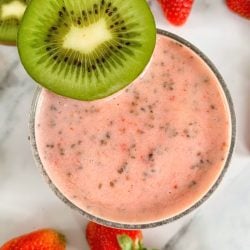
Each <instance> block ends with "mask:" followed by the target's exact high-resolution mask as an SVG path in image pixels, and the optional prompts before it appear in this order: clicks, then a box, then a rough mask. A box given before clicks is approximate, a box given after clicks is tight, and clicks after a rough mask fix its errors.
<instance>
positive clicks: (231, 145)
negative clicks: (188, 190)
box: [29, 29, 236, 229]
mask: <svg viewBox="0 0 250 250" xmlns="http://www.w3.org/2000/svg"><path fill="white" fill-rule="evenodd" d="M158 34H159V35H163V36H166V37H168V38H171V39H173V40H174V41H176V42H177V43H178V44H180V45H183V46H186V47H188V48H189V49H191V50H192V51H193V52H194V53H195V54H196V55H197V56H198V57H199V58H200V59H202V60H203V62H204V63H205V64H206V65H207V66H208V68H210V70H211V71H212V73H213V74H214V76H215V77H216V79H217V80H218V82H219V85H220V88H221V91H222V92H223V94H224V97H225V98H224V99H225V102H226V104H225V105H226V106H227V110H228V113H229V114H228V115H229V117H230V119H229V125H228V127H229V130H230V132H229V136H230V139H229V147H228V153H227V157H226V159H225V161H224V163H223V164H224V165H223V169H222V170H221V172H220V174H219V177H218V178H217V179H216V180H214V182H213V185H212V186H211V187H210V189H209V191H208V192H206V193H205V195H203V196H202V197H201V198H200V199H199V200H198V201H196V202H194V204H193V205H192V206H189V207H187V208H186V209H185V210H182V211H181V212H179V213H177V214H175V215H173V216H167V217H163V218H162V219H160V220H157V221H152V222H146V223H141V222H139V223H136V222H135V223H123V222H117V221H112V220H109V219H105V218H103V217H100V216H96V215H95V214H92V213H89V212H86V211H84V210H83V209H80V208H79V207H78V206H77V205H75V204H74V203H73V202H72V201H70V200H69V199H68V198H67V197H66V196H65V195H64V194H63V193H62V192H61V191H60V190H59V189H58V188H57V186H56V185H55V184H54V183H53V181H52V180H51V178H50V177H49V175H48V173H47V171H46V169H45V168H44V166H43V164H42V161H41V158H40V155H39V152H38V149H37V142H36V136H35V115H36V111H37V103H38V100H39V97H40V94H41V89H40V88H38V89H37V91H36V92H35V96H34V100H33V104H32V110H31V115H30V124H29V125H30V131H31V144H32V149H33V154H34V158H35V161H36V163H37V165H38V167H39V169H40V170H41V173H42V175H43V176H44V177H45V179H46V181H47V182H48V184H49V186H50V187H51V189H52V190H53V191H54V192H55V194H56V195H57V196H58V197H59V198H60V199H61V200H62V201H63V202H65V203H66V204H67V205H69V206H70V207H71V208H73V209H75V210H77V211H78V212H80V213H81V214H82V215H83V216H84V217H85V218H87V219H89V220H92V221H95V222H97V223H100V224H105V225H107V226H111V227H117V228H127V229H135V228H151V227H156V226H160V225H163V224H166V223H170V222H173V221H175V220H177V219H179V218H181V217H183V216H184V215H187V214H189V213H190V212H192V211H193V210H195V209H196V208H197V207H199V206H200V205H201V204H202V203H203V202H204V201H206V200H207V198H208V197H210V195H211V194H212V193H213V192H214V191H215V189H216V188H217V187H218V185H219V184H220V182H221V180H222V178H223V176H224V174H225V172H226V170H227V169H228V166H229V163H230V160H231V157H232V153H233V149H234V145H235V133H236V119H235V113H234V108H233V103H232V99H231V96H230V94H229V91H228V89H227V87H226V85H225V83H224V80H223V78H222V76H221V75H220V73H219V72H218V71H217V69H216V67H215V66H214V65H213V64H212V63H211V62H210V60H209V59H208V58H207V57H206V56H205V55H204V54H203V53H202V52H200V51H199V50H198V49H197V48H196V47H195V46H194V45H192V44H190V43H189V42H188V41H186V40H184V39H182V38H180V37H178V36H177V35H174V34H171V33H169V32H166V31H163V30H159V29H158ZM170 88H171V86H170ZM118 98H119V95H118ZM211 109H215V107H213V105H211ZM184 133H186V132H185V131H184ZM187 136H188V137H189V136H190V135H189V134H187ZM191 136H192V135H191ZM202 161H203V160H202ZM202 163H203V162H202ZM194 167H195V166H194ZM121 171H123V170H121ZM193 184H194V185H195V183H193Z"/></svg>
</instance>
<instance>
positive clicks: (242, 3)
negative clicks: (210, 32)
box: [226, 0, 250, 19]
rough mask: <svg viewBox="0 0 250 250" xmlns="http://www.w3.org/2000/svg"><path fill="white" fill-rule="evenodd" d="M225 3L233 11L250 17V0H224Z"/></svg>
mask: <svg viewBox="0 0 250 250" xmlns="http://www.w3.org/2000/svg"><path fill="white" fill-rule="evenodd" d="M226 4H227V6H228V8H229V9H231V10H232V11H233V12H235V13H237V14H238V15H241V16H243V17H245V18H248V19H250V0H226Z"/></svg>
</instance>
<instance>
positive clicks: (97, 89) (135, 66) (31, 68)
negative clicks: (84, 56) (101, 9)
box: [17, 0, 156, 101]
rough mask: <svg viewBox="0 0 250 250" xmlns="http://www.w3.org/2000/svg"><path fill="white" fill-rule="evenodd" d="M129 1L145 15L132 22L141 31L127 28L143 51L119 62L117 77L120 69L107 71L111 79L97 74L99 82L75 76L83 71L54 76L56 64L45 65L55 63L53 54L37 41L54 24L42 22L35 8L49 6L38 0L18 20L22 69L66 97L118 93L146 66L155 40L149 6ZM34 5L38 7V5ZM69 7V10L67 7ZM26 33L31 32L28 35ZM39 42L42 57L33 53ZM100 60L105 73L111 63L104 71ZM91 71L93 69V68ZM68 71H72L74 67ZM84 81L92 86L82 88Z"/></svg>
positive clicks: (140, 0)
mask: <svg viewBox="0 0 250 250" xmlns="http://www.w3.org/2000/svg"><path fill="white" fill-rule="evenodd" d="M53 1H55V0H53ZM53 1H51V3H50V4H53ZM81 1H86V2H87V0H81ZM95 1H97V0H95ZM105 1H106V0H105ZM119 1H120V0H119ZM68 2H69V1H68ZM90 2H91V3H94V0H91V1H90ZM120 2H121V1H120ZM129 2H130V3H131V8H132V7H135V8H136V10H137V12H136V14H137V15H139V14H140V12H141V13H144V14H145V15H139V17H138V18H136V23H139V26H138V30H139V31H140V32H141V33H139V32H136V31H137V28H136V30H134V29H132V30H131V34H132V35H134V33H136V36H138V34H139V35H140V36H139V38H138V40H135V42H137V41H139V42H141V43H140V46H139V47H142V49H141V52H143V53H136V54H135V57H134V58H133V59H132V60H131V61H130V62H129V63H126V61H123V64H122V69H121V73H122V75H119V76H118V74H119V73H120V72H115V73H114V74H113V73H112V72H111V73H110V74H109V75H108V77H110V78H111V80H110V79H109V78H108V77H106V75H105V77H101V82H100V81H99V79H97V78H96V79H94V81H93V82H90V83H89V81H88V79H89V78H85V79H83V78H82V77H79V75H83V74H84V73H81V74H75V72H73V73H74V75H73V76H72V75H71V73H68V72H69V70H67V72H66V73H67V75H66V74H65V77H63V75H62V74H61V75H57V74H55V73H54V72H55V69H56V67H54V69H53V70H52V67H48V66H50V65H49V64H50V62H52V65H54V66H55V64H56V63H55V61H56V58H53V57H52V56H53V55H49V53H48V52H47V51H46V50H45V49H46V47H50V46H49V45H47V44H45V43H44V42H47V39H46V38H45V40H42V39H41V40H39V41H38V39H40V37H46V36H47V33H46V34H45V32H44V31H43V30H45V29H46V30H49V29H53V27H54V26H53V25H54V24H53V22H52V21H50V20H49V22H48V24H47V22H44V18H43V16H42V15H43V14H44V13H43V12H42V11H41V12H39V8H40V7H41V6H43V8H42V9H43V11H47V10H49V9H50V8H49V7H50V5H48V6H46V5H45V4H44V2H43V1H42V0H33V1H31V3H30V4H29V6H28V8H27V9H26V12H25V13H24V17H23V19H22V22H21V25H20V28H19V31H18V37H17V41H18V42H17V45H18V52H19V55H20V59H21V62H22V64H23V66H24V68H25V70H26V71H27V73H28V74H29V75H30V76H31V77H32V78H33V79H34V80H35V81H36V82H37V83H38V84H39V85H41V86H43V87H45V88H47V89H49V90H50V91H53V92H54V93H56V94H58V95H62V96H66V97H69V98H73V99H78V100H85V101H92V100H96V99H102V98H105V97H107V96H110V95H112V94H114V93H116V92H118V91H119V90H121V89H123V88H124V87H126V86H127V85H129V84H130V83H132V82H133V80H135V79H136V78H137V77H138V76H139V75H140V74H141V73H142V71H143V70H144V68H145V66H146V65H147V63H148V62H149V60H150V58H151V55H152V53H153V50H154V47H155V42H156V27H155V21H154V17H153V14H152V13H151V11H150V8H149V6H148V5H147V3H146V1H145V0H136V1H133V0H129ZM100 3H101V0H100ZM106 4H107V2H106ZM38 6H40V7H39V8H38ZM63 7H64V5H62V6H61V7H59V8H58V9H56V12H58V14H59V16H61V12H62V11H60V10H61V8H63ZM67 8H68V7H67ZM69 10H71V9H70V8H69ZM87 10H88V9H87ZM64 11H65V10H64ZM106 11H107V10H106ZM71 12H73V11H71ZM92 13H93V12H92ZM106 13H107V12H106ZM35 14H36V16H35ZM58 14H56V15H58ZM53 15H54V14H53ZM72 15H73V14H72ZM57 18H58V17H57ZM132 21H134V20H132ZM145 21H146V22H147V25H144V24H145ZM132 24H134V23H132ZM34 27H38V29H37V32H33V33H31V32H32V31H33V30H34ZM39 27H40V28H39ZM67 27H68V26H67ZM55 30H56V29H55ZM134 31H135V32H134ZM39 32H40V33H39ZM43 32H44V33H43ZM29 34H31V35H30V36H29ZM38 35H40V36H38ZM148 37H150V39H148ZM40 41H41V46H42V47H43V48H44V49H42V50H43V51H42V53H43V54H41V55H42V57H41V55H39V54H38V53H37V51H38V50H39V51H40V50H41V49H40V48H39V46H40V45H38V42H40ZM119 49H120V48H119ZM132 52H133V51H132ZM142 54H143V56H141V55H142ZM38 56H39V57H38ZM47 57H48V58H49V60H47V62H46V64H47V65H45V64H43V65H42V63H43V61H44V58H47ZM53 59H55V61H53ZM59 59H60V60H62V59H63V57H62V58H61V57H60V55H59ZM67 59H68V58H67ZM61 62H63V61H61ZM65 62H66V61H65ZM67 62H68V60H67ZM70 63H71V65H73V63H72V61H71V62H70ZM103 63H105V64H104V66H103V67H105V73H106V72H108V71H111V70H110V68H111V67H110V65H111V63H108V65H107V68H108V69H107V70H106V62H103ZM41 65H42V66H41ZM111 66H112V65H111ZM117 66H119V65H117ZM73 67H75V66H70V70H71V68H73ZM114 68H115V67H114ZM93 70H95V69H94V68H93ZM45 71H47V72H48V73H46V74H44V72H45ZM72 71H75V69H74V70H72ZM85 72H86V68H85ZM87 74H88V73H87ZM87 74H86V75H87ZM91 74H92V75H94V73H91ZM87 77H88V76H87ZM75 78H78V79H76V81H75ZM92 78H94V77H92ZM79 79H80V80H79ZM86 82H87V84H89V85H92V86H94V87H93V88H92V87H91V86H90V87H89V88H88V86H89V85H88V86H87V87H86V88H85V86H83V85H84V84H85V83H86ZM82 86H83V87H82Z"/></svg>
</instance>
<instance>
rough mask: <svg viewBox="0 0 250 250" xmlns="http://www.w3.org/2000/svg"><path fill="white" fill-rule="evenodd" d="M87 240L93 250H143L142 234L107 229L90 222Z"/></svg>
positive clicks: (139, 232) (135, 231) (136, 231)
mask: <svg viewBox="0 0 250 250" xmlns="http://www.w3.org/2000/svg"><path fill="white" fill-rule="evenodd" d="M86 238H87V241H88V243H89V246H90V249H91V250H123V249H126V250H130V249H131V250H142V249H145V248H143V246H142V244H141V240H142V232H141V231H140V230H124V229H114V228H109V227H105V226H102V225H99V224H96V223H94V222H89V223H88V225H87V228H86Z"/></svg>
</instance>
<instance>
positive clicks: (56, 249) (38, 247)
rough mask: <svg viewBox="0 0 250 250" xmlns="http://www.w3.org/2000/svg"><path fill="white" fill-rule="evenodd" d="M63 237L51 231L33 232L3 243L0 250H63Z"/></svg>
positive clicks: (64, 243)
mask: <svg viewBox="0 0 250 250" xmlns="http://www.w3.org/2000/svg"><path fill="white" fill-rule="evenodd" d="M65 246H66V241H65V238H64V236H63V235H61V234H59V233H58V232H56V231H55V230H53V229H42V230H39V231H35V232H32V233H29V234H26V235H23V236H20V237H17V238H15V239H12V240H10V241H8V242H7V243H5V244H4V245H3V246H2V247H0V250H65Z"/></svg>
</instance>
